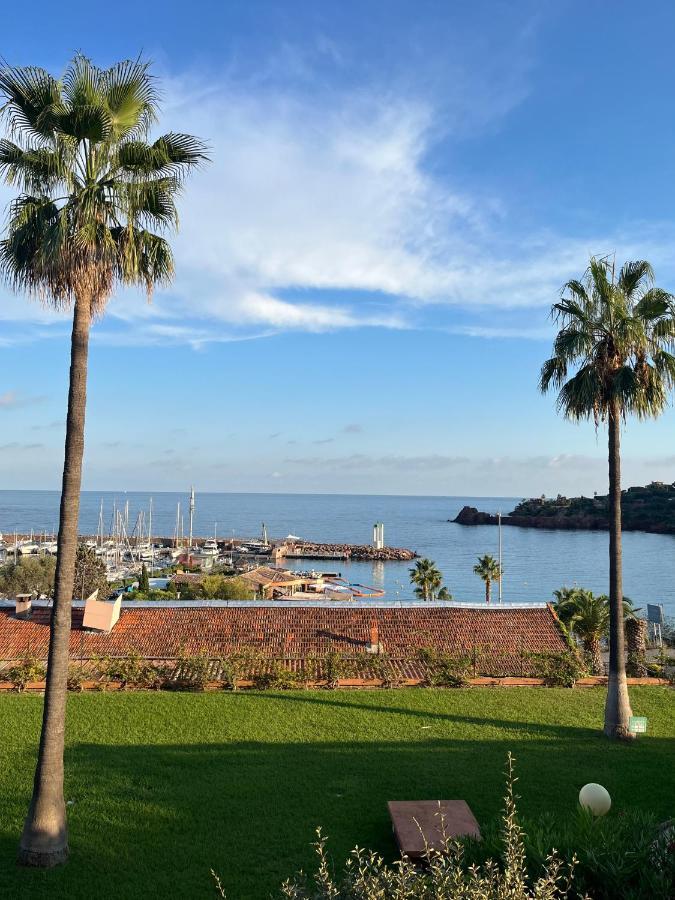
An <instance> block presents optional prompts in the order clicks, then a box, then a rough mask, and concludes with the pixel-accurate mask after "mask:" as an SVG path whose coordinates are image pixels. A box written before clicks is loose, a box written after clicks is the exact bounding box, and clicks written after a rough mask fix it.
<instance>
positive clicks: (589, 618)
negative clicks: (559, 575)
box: [556, 588, 609, 675]
mask: <svg viewBox="0 0 675 900" xmlns="http://www.w3.org/2000/svg"><path fill="white" fill-rule="evenodd" d="M556 613H557V614H558V616H559V618H560V620H561V622H564V623H565V624H566V625H567V627H568V628H569V629H570V630H571V631H573V632H574V633H575V634H576V635H577V637H578V638H579V639H580V640H581V642H582V644H583V648H584V650H585V651H586V653H587V654H588V657H589V660H590V663H591V675H602V672H603V666H602V656H601V652H600V642H601V641H602V639H603V638H604V637H605V635H606V634H607V631H608V628H609V603H608V601H607V597H605V596H604V595H598V596H596V595H595V594H594V593H593V592H592V591H587V590H584V588H575V589H573V590H572V591H571V592H570V593H569V594H568V595H567V596H566V597H564V598H563V599H561V600H559V601H558V603H557V604H556Z"/></svg>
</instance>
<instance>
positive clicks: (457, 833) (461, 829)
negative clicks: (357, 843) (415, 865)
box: [387, 800, 481, 859]
mask: <svg viewBox="0 0 675 900" xmlns="http://www.w3.org/2000/svg"><path fill="white" fill-rule="evenodd" d="M387 805H388V806H389V815H390V816H391V823H392V826H393V829H394V835H395V836H396V842H397V844H398V846H399V849H400V851H401V853H404V854H405V855H406V856H408V857H409V858H410V859H422V858H423V857H424V855H425V853H426V849H427V847H428V848H429V850H442V849H443V844H444V839H443V832H445V836H446V837H447V838H448V839H452V838H458V837H472V838H475V839H476V840H480V839H481V834H480V828H479V826H478V822H477V821H476V818H475V816H474V814H473V813H472V812H471V809H470V808H469V805H468V803H466V802H465V801H464V800H390V801H389V803H388V804H387ZM441 820H442V821H441ZM425 841H426V843H425Z"/></svg>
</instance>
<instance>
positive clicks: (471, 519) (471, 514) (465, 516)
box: [448, 506, 498, 525]
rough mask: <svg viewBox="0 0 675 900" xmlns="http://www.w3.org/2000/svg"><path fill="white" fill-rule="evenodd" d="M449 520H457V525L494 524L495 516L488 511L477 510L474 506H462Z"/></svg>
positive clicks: (495, 521) (495, 522)
mask: <svg viewBox="0 0 675 900" xmlns="http://www.w3.org/2000/svg"><path fill="white" fill-rule="evenodd" d="M448 521H449V522H457V523H458V524H459V525H496V524H497V521H498V520H497V516H492V515H490V513H486V512H479V511H478V510H477V509H476V507H475V506H463V507H462V508H461V510H460V511H459V514H458V515H457V516H456V517H455V518H454V519H448Z"/></svg>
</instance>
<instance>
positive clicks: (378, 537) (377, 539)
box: [373, 522, 384, 550]
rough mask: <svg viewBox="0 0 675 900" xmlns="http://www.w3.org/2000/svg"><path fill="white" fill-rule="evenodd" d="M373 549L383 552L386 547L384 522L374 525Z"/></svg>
mask: <svg viewBox="0 0 675 900" xmlns="http://www.w3.org/2000/svg"><path fill="white" fill-rule="evenodd" d="M373 547H374V548H375V549H376V550H382V548H383V547H384V522H376V523H375V524H374V525H373Z"/></svg>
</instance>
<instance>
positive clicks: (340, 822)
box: [0, 688, 675, 900]
mask: <svg viewBox="0 0 675 900" xmlns="http://www.w3.org/2000/svg"><path fill="white" fill-rule="evenodd" d="M631 695H632V701H633V708H634V711H635V712H636V714H640V715H646V716H648V717H649V733H648V734H647V735H646V736H644V737H642V738H640V740H639V741H638V742H636V743H635V744H633V745H631V746H622V745H616V744H611V743H609V742H608V741H606V740H605V739H604V738H603V737H602V736H601V735H600V733H599V731H598V729H599V726H600V723H601V721H602V708H603V702H604V692H603V691H602V690H600V689H577V690H564V689H527V688H504V689H477V688H473V689H463V690H445V691H443V690H430V689H425V690H420V689H417V690H415V689H408V690H395V691H384V690H383V691H359V692H356V691H352V692H348V691H336V692H330V691H307V692H301V691H298V692H288V693H264V694H259V693H239V694H228V693H216V694H170V693H136V694H134V693H128V694H81V695H72V696H70V698H69V704H68V732H67V750H66V771H67V775H66V797H67V799H68V800H69V801H71V804H72V805H71V806H70V807H69V820H70V841H71V858H70V862H69V863H68V865H67V866H65V867H62V868H60V869H57V870H54V871H51V872H36V871H26V870H20V869H18V868H16V867H15V865H14V855H15V852H16V844H17V839H18V834H19V831H20V828H21V823H22V820H23V816H24V813H25V810H26V807H27V804H28V799H29V792H30V787H31V781H32V775H33V766H34V761H35V751H36V746H37V739H38V731H39V722H40V713H41V706H42V698H41V697H39V696H28V695H5V696H2V697H0V739H1V740H2V757H1V763H0V816H1V820H0V897H3V898H4V897H7V898H10V897H11V898H23V897H47V896H48V897H50V898H66V897H68V898H72V900H76V898H85V897H86V898H98V897H107V898H125V900H130V898H141V897H142V898H148V897H172V898H173V897H190V898H192V897H210V896H213V893H212V885H211V880H210V875H209V870H210V869H211V868H212V867H213V868H214V869H215V870H216V871H218V872H219V873H220V875H221V877H222V880H223V883H224V886H225V888H226V890H227V894H228V897H229V898H230V900H249V898H255V900H259V898H265V897H268V896H269V895H270V894H271V893H272V892H273V891H275V889H276V888H277V887H278V885H279V884H280V883H281V881H282V880H283V879H284V878H285V877H286V876H287V875H289V874H291V873H292V872H293V871H294V870H296V869H298V868H300V867H305V868H306V867H307V866H311V865H312V862H313V859H312V850H311V847H310V846H309V845H310V842H311V841H312V839H313V836H314V835H313V833H314V828H315V826H316V825H318V824H322V825H323V826H324V829H325V831H326V832H327V834H328V835H330V838H331V841H330V848H331V854H332V855H333V856H334V858H336V859H340V860H342V859H343V858H344V857H345V856H346V854H347V852H348V851H349V850H350V849H351V848H352V847H353V846H354V844H355V843H358V844H360V845H361V846H368V847H372V848H375V849H378V850H380V851H382V852H383V853H385V854H386V855H387V856H393V854H394V845H393V842H392V836H391V828H390V824H389V820H388V816H387V809H386V801H387V800H389V799H413V798H416V799H420V798H421V799H436V798H452V797H463V798H465V799H466V800H467V801H468V802H469V804H470V806H471V807H472V809H473V810H474V812H475V814H476V816H477V818H478V820H479V822H481V823H485V822H488V821H491V820H492V819H494V818H495V817H496V816H497V815H498V813H499V810H500V806H501V796H502V793H503V785H504V779H503V767H504V761H505V757H506V753H507V751H508V750H511V751H512V752H513V753H514V754H515V756H516V759H517V774H518V776H519V779H520V780H519V782H518V791H519V793H520V795H521V797H522V799H521V801H520V809H521V811H522V812H523V813H526V814H536V813H539V812H542V811H545V810H555V811H560V812H563V811H567V810H569V811H570V812H571V811H573V810H574V808H575V805H576V800H577V792H578V790H579V788H580V787H581V786H582V785H583V784H584V783H585V782H587V781H598V782H600V783H602V784H604V785H606V786H607V788H608V789H609V791H610V793H611V794H612V797H613V799H614V810H615V811H616V810H620V809H621V808H626V807H630V806H638V807H640V808H643V809H648V810H652V811H653V812H654V813H656V814H657V815H659V816H663V817H664V818H665V817H666V816H672V815H673V814H675V808H674V807H675V765H673V759H674V758H675V756H674V751H675V702H674V701H675V695H674V694H673V692H672V691H671V690H669V689H667V688H634V689H632V692H631Z"/></svg>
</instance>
